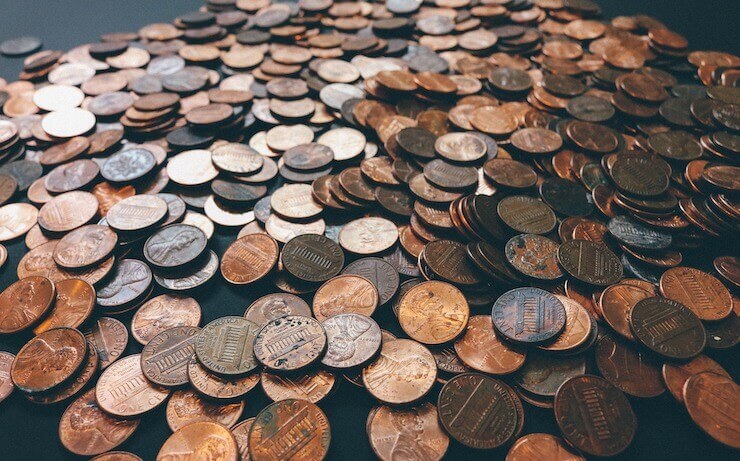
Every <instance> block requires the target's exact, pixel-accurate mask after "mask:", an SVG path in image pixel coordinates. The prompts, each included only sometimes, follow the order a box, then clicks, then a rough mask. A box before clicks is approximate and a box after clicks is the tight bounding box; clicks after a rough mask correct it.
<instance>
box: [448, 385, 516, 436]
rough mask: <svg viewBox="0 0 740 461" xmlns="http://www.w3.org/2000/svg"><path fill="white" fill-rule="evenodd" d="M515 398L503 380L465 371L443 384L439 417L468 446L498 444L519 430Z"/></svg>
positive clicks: (453, 434) (452, 433) (449, 432)
mask: <svg viewBox="0 0 740 461" xmlns="http://www.w3.org/2000/svg"><path fill="white" fill-rule="evenodd" d="M515 399H517V397H516V396H514V395H513V393H512V392H510V390H509V387H508V385H506V384H504V383H503V382H501V381H499V380H497V379H494V378H491V377H488V376H485V375H482V374H479V373H463V374H460V375H457V376H455V377H453V378H452V379H450V380H449V381H448V382H447V384H445V385H444V387H442V390H441V391H440V393H439V399H438V402H437V408H438V409H439V420H440V422H441V423H442V427H443V428H444V429H445V430H446V431H447V433H448V434H450V436H451V437H452V438H453V439H455V440H456V441H458V442H460V443H461V444H463V445H465V446H468V447H471V448H477V449H493V448H497V447H500V446H501V445H503V444H505V443H506V442H508V441H509V440H510V439H511V438H512V437H513V436H514V435H515V433H516V427H517V419H518V417H519V416H518V412H517V405H516V402H515ZM484 402H486V404H484ZM462 422H465V424H461V423H462Z"/></svg>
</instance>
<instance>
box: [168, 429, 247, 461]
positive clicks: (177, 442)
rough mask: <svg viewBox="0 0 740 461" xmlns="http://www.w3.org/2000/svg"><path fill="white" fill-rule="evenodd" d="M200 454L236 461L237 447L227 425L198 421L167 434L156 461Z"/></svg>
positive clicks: (220, 460)
mask: <svg viewBox="0 0 740 461" xmlns="http://www.w3.org/2000/svg"><path fill="white" fill-rule="evenodd" d="M200 455H205V456H208V457H210V458H211V459H217V460H219V461H237V460H238V459H239V448H238V447H237V445H236V440H235V439H234V436H233V435H232V434H231V432H230V431H229V429H228V428H227V427H225V426H223V425H221V424H219V423H216V422H212V421H198V422H195V423H192V424H188V425H187V426H183V427H181V428H180V429H179V430H178V431H177V432H175V433H174V434H172V435H171V436H169V438H168V439H167V440H166V441H165V442H164V444H163V445H162V448H160V449H159V453H157V461H167V460H169V459H172V458H175V457H179V456H187V457H194V458H195V457H198V456H200Z"/></svg>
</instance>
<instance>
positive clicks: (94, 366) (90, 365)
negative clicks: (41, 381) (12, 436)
mask: <svg viewBox="0 0 740 461" xmlns="http://www.w3.org/2000/svg"><path fill="white" fill-rule="evenodd" d="M99 365H100V359H98V353H97V352H96V351H95V349H94V348H92V347H90V344H88V350H87V357H86V359H85V363H84V364H83V365H82V368H81V369H80V371H78V372H77V374H75V375H74V377H73V378H72V379H71V380H70V381H69V382H67V383H65V384H63V385H61V386H59V387H57V388H55V389H53V390H52V391H50V392H42V393H40V394H26V395H25V397H26V398H27V399H28V400H30V401H31V402H33V403H40V404H43V405H49V404H53V403H58V402H61V401H63V400H67V399H68V398H70V397H72V396H74V395H76V394H77V393H79V392H80V391H81V390H82V389H83V388H84V387H86V386H87V384H88V383H89V382H90V380H91V379H92V378H93V376H95V374H96V373H97V372H98V366H99Z"/></svg>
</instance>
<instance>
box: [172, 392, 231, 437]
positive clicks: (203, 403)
mask: <svg viewBox="0 0 740 461" xmlns="http://www.w3.org/2000/svg"><path fill="white" fill-rule="evenodd" d="M243 410H244V401H241V402H235V403H223V402H221V403H219V402H213V401H209V400H206V399H204V398H203V397H201V396H199V395H198V394H197V393H195V392H194V391H192V390H190V389H180V390H177V391H175V392H173V393H172V396H171V397H170V399H169V400H168V401H167V408H166V409H165V418H166V419H167V425H168V426H169V427H170V430H172V432H177V430H178V429H180V428H182V427H185V426H187V425H188V424H192V423H196V422H201V421H212V422H215V423H219V424H223V425H224V426H226V427H231V426H233V425H234V424H236V422H237V421H238V420H239V418H240V417H241V415H242V411H243Z"/></svg>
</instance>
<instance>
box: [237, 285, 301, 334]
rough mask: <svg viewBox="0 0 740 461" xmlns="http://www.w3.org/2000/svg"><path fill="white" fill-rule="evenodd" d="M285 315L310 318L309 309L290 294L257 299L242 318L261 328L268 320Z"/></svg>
mask: <svg viewBox="0 0 740 461" xmlns="http://www.w3.org/2000/svg"><path fill="white" fill-rule="evenodd" d="M286 315H302V316H304V317H310V316H311V308H310V307H309V305H308V303H306V301H304V300H303V298H301V297H299V296H296V295H293V294H290V293H270V294H267V295H265V296H262V297H261V298H258V299H257V300H256V301H254V302H253V303H252V304H250V305H249V307H248V308H247V310H246V312H244V318H245V319H247V320H249V321H251V322H254V323H256V324H257V325H259V326H260V328H261V327H263V326H265V325H267V323H268V322H269V321H270V320H275V319H279V318H280V317H285V316H286Z"/></svg>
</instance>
